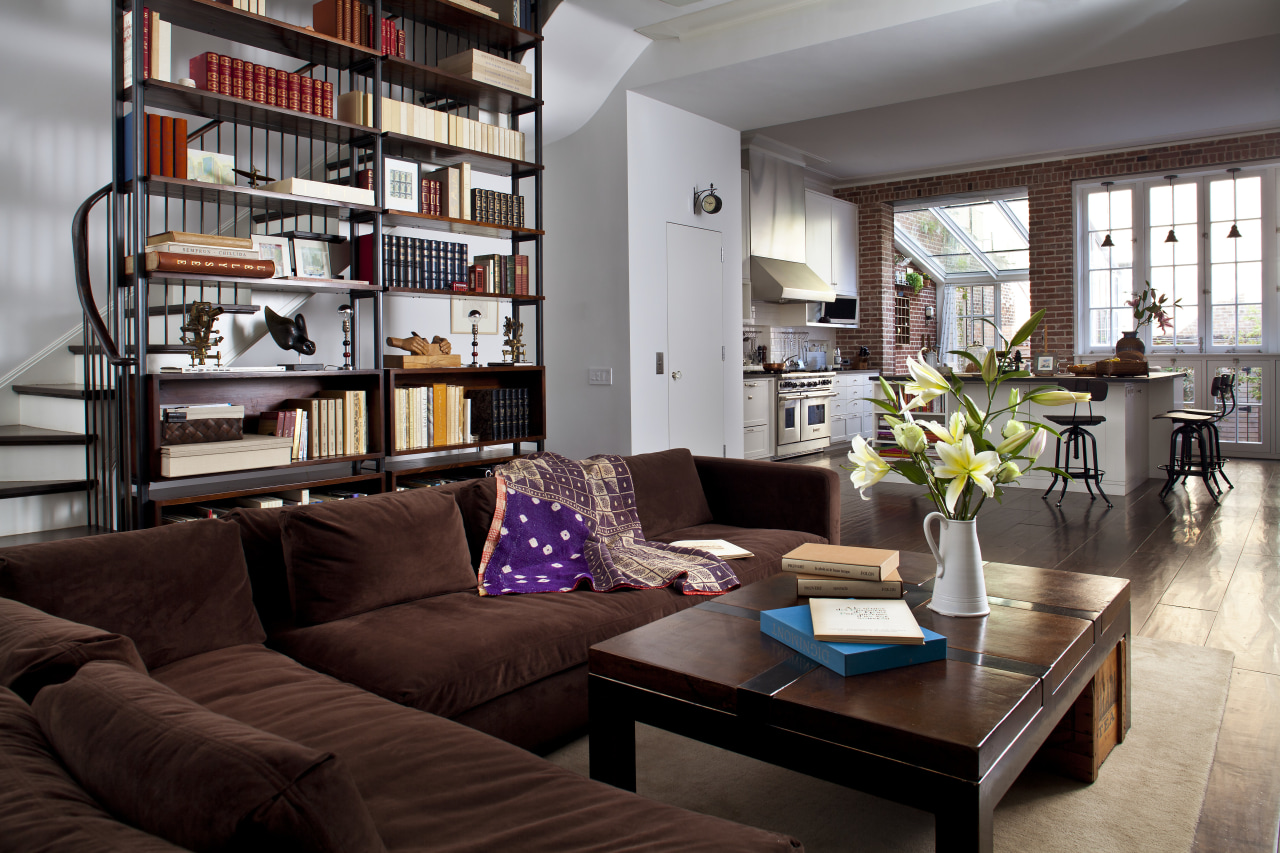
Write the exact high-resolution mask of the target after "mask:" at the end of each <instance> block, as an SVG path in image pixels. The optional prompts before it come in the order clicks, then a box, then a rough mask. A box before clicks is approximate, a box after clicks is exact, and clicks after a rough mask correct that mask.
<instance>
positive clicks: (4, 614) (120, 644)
mask: <svg viewBox="0 0 1280 853" xmlns="http://www.w3.org/2000/svg"><path fill="white" fill-rule="evenodd" d="M93 660H114V661H120V662H121V663H123V664H125V665H126V666H130V667H133V668H134V669H136V670H138V671H139V672H146V671H147V667H146V664H144V663H143V662H142V658H140V657H139V656H138V650H137V649H136V648H134V645H133V640H130V639H129V638H128V637H122V636H120V635H119V634H112V633H110V632H109V631H103V630H102V629H100V628H93V627H91V626H89V625H81V624H80V623H79V622H71V621H68V620H66V619H60V618H58V617H57V616H50V615H49V614H48V613H45V612H44V611H43V610H37V609H36V608H34V607H29V606H27V605H25V604H23V603H22V602H20V601H11V600H10V599H7V598H0V686H3V687H8V688H9V689H11V690H12V691H13V692H15V693H17V694H18V695H19V696H21V697H22V698H23V699H25V700H26V701H28V702H30V701H31V700H32V699H33V698H34V697H35V695H36V693H38V692H39V691H40V688H41V687H44V686H45V685H46V684H59V683H61V682H63V681H66V680H67V679H68V678H70V677H71V676H72V675H75V672H76V670H78V669H79V668H80V667H81V666H83V665H84V664H86V663H88V662H89V661H93Z"/></svg>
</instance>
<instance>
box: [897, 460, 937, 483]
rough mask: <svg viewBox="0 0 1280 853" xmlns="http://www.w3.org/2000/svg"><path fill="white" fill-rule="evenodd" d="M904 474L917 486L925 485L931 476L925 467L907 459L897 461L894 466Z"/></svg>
mask: <svg viewBox="0 0 1280 853" xmlns="http://www.w3.org/2000/svg"><path fill="white" fill-rule="evenodd" d="M890 467H892V468H893V470H895V471H897V472H898V473H899V474H901V475H902V476H904V477H906V478H907V479H908V480H910V481H911V482H913V483H915V484H916V485H917V486H923V485H924V484H925V483H928V482H929V476H928V475H927V474H925V472H924V469H923V468H921V467H920V465H919V464H918V463H917V462H915V461H914V460H905V461H903V462H895V463H893V465H892V466H890Z"/></svg>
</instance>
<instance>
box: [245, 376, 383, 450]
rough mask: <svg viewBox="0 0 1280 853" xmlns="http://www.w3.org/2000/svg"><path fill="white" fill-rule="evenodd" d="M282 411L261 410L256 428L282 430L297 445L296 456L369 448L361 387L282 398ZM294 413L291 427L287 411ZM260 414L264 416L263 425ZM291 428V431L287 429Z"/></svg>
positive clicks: (367, 419) (367, 416) (282, 433)
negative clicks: (268, 425) (288, 398)
mask: <svg viewBox="0 0 1280 853" xmlns="http://www.w3.org/2000/svg"><path fill="white" fill-rule="evenodd" d="M281 407H282V411H283V413H284V414H283V415H271V414H270V413H266V412H264V413H263V415H261V416H259V420H258V429H259V430H262V429H266V428H270V429H273V430H283V432H280V433H276V434H277V435H289V436H291V437H292V438H293V439H294V444H295V445H296V450H295V454H296V455H295V459H297V460H307V459H321V458H323V457H326V456H363V455H364V454H366V453H368V452H369V410H368V405H367V399H366V392H364V391H336V390H335V391H320V392H318V393H317V394H316V395H315V396H314V397H302V398H295V399H292V400H285V401H284V402H283V403H281ZM290 411H292V413H293V425H292V427H290V424H289V417H288V413H289V412H290ZM263 417H265V418H267V421H266V423H267V424H271V426H270V427H267V426H264V421H263ZM290 429H292V432H290Z"/></svg>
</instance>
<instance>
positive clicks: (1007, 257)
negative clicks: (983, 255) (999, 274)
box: [987, 250, 1031, 270]
mask: <svg viewBox="0 0 1280 853" xmlns="http://www.w3.org/2000/svg"><path fill="white" fill-rule="evenodd" d="M987 259H988V260H990V261H991V263H993V264H995V265H996V269H998V270H1025V269H1027V268H1028V267H1029V266H1031V252H1030V251H1027V250H1023V251H1021V252H989V253H988V254H987Z"/></svg>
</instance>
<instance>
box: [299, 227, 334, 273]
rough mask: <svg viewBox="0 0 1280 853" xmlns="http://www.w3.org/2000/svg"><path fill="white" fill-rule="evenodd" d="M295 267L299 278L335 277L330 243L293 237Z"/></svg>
mask: <svg viewBox="0 0 1280 853" xmlns="http://www.w3.org/2000/svg"><path fill="white" fill-rule="evenodd" d="M293 267H294V272H295V274H296V275H297V276H298V277H299V278H333V273H332V271H331V270H330V267H329V244H328V243H326V242H325V241H323V240H302V239H299V238H297V237H295V238H294V239H293Z"/></svg>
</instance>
